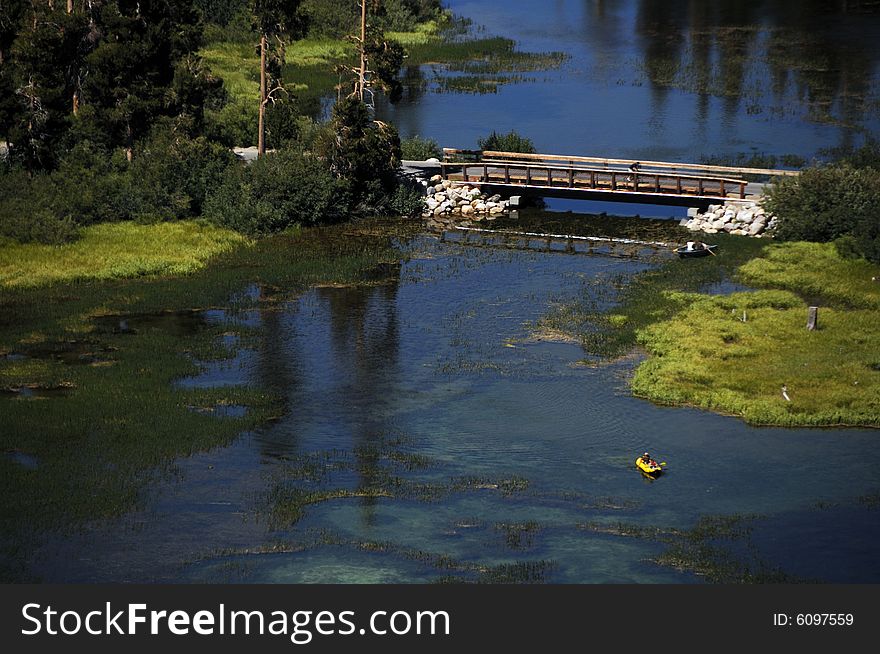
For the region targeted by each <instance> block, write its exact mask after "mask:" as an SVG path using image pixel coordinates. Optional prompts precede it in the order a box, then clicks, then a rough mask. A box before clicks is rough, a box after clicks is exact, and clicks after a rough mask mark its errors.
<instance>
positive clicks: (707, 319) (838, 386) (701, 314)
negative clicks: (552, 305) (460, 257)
mask: <svg viewBox="0 0 880 654" xmlns="http://www.w3.org/2000/svg"><path fill="white" fill-rule="evenodd" d="M719 242H720V240H719ZM872 276H873V277H877V278H880V267H878V266H874V265H871V264H868V263H866V262H864V261H862V260H851V259H843V258H841V257H840V256H839V255H838V254H837V252H836V250H835V248H834V246H833V245H831V244H826V245H820V244H813V243H783V244H771V245H765V244H763V243H760V242H755V241H747V240H746V239H734V238H733V237H730V238H729V239H727V240H726V241H725V243H723V244H722V247H721V248H720V249H719V255H718V257H715V258H712V257H707V258H705V259H702V260H684V261H670V262H669V263H667V264H665V265H663V266H660V267H659V268H656V269H653V270H650V271H647V272H645V273H642V274H640V275H637V276H636V278H635V279H634V280H633V281H632V282H631V283H630V284H628V285H623V284H621V285H620V287H619V288H618V289H617V291H616V293H614V292H612V293H608V294H607V296H605V297H602V296H601V295H597V294H596V292H595V291H594V290H593V289H586V290H585V293H584V299H583V300H582V301H580V302H577V303H574V304H572V305H568V306H565V307H561V308H559V309H558V310H556V311H555V312H554V313H553V314H551V315H550V316H548V317H547V318H545V320H544V321H543V322H542V324H541V325H540V327H544V328H547V329H553V330H557V331H562V332H566V333H570V334H571V333H574V334H577V335H579V336H580V337H581V338H582V341H583V343H584V346H585V348H586V349H587V350H588V351H589V352H591V353H593V354H596V355H600V356H604V357H609V356H617V355H621V354H624V353H626V352H628V351H630V350H631V349H632V348H633V347H634V346H635V345H637V344H638V345H641V346H642V347H643V348H645V350H647V352H648V354H649V355H650V357H649V358H648V359H647V360H646V361H645V362H643V363H642V364H641V365H640V366H639V367H638V369H637V370H636V372H635V375H634V377H633V379H632V390H633V393H634V394H635V395H638V396H640V397H644V398H647V399H650V400H652V401H654V402H658V403H662V404H674V405H690V406H696V407H700V408H704V409H709V410H712V411H717V412H719V413H725V414H730V415H735V416H739V417H741V418H743V419H745V420H747V421H748V422H750V423H753V424H761V425H784V426H846V425H851V426H856V425H858V426H872V427H880V329H878V327H877V325H880V283H878V282H873V281H871V278H872ZM725 277H732V278H733V279H734V280H736V281H739V282H742V283H745V284H749V285H752V286H760V287H764V288H763V289H762V290H756V291H744V292H736V293H732V294H729V295H708V294H706V293H705V290H706V285H707V284H710V283H712V282H713V281H720V280H721V279H724V278H725ZM599 283H603V282H602V280H600V282H599ZM605 283H607V280H605ZM700 291H703V292H700ZM611 300H617V303H616V304H615V305H614V307H613V308H612V309H610V310H609V309H607V308H605V307H606V306H607V303H608V302H609V301H611ZM810 305H819V306H820V307H821V308H820V317H819V325H820V329H818V330H816V331H808V330H807V329H806V322H807V309H808V306H810ZM783 386H786V388H787V394H788V396H789V398H790V399H789V400H786V399H785V397H783V395H782V387H783Z"/></svg>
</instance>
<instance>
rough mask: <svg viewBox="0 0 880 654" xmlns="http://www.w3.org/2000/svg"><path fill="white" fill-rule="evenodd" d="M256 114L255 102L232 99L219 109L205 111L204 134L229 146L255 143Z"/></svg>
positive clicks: (257, 117)
mask: <svg viewBox="0 0 880 654" xmlns="http://www.w3.org/2000/svg"><path fill="white" fill-rule="evenodd" d="M258 114H259V111H258V107H257V103H256V102H242V101H240V100H233V101H231V102H229V103H228V104H227V105H226V106H225V107H223V108H222V109H220V110H219V111H210V110H209V111H206V112H205V135H206V136H207V137H208V138H209V139H211V140H212V141H218V142H219V143H222V144H223V145H226V146H227V147H230V148H232V147H248V146H251V145H256V144H257V126H258V123H259V115H258Z"/></svg>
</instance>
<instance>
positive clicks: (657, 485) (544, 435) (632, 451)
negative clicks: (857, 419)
mask: <svg viewBox="0 0 880 654" xmlns="http://www.w3.org/2000/svg"><path fill="white" fill-rule="evenodd" d="M407 251H408V252H409V253H410V257H411V258H409V260H408V261H406V262H405V263H404V265H403V267H402V269H401V272H400V276H399V279H397V280H395V281H393V282H389V283H386V284H383V285H379V286H374V287H367V288H363V287H360V288H353V287H348V288H335V287H327V288H316V289H312V290H311V291H308V292H307V293H306V294H305V295H303V296H301V297H299V298H296V299H293V300H291V301H289V302H287V303H285V304H283V305H282V306H280V307H277V306H275V307H265V308H261V309H259V310H251V311H246V312H240V313H235V312H232V311H226V312H213V313H212V315H211V316H210V317H209V320H211V321H231V322H242V321H244V322H246V323H248V324H252V325H254V326H258V327H260V328H261V329H262V333H263V336H262V337H261V339H260V340H259V342H258V345H257V346H255V347H253V348H252V349H241V350H240V351H239V353H238V355H237V356H236V357H235V358H233V359H230V360H228V361H224V362H220V363H211V364H206V365H204V366H203V373H202V374H201V375H199V376H197V377H195V378H191V379H185V380H181V382H180V383H181V384H182V385H187V386H190V385H196V386H210V385H217V384H241V383H251V384H259V385H261V386H264V387H268V388H271V389H273V390H274V391H276V392H278V393H279V394H281V395H282V397H283V398H284V403H285V407H286V415H285V416H284V417H283V418H282V419H281V420H279V421H278V422H276V423H273V424H271V425H269V426H267V427H265V428H263V429H261V430H259V431H257V432H255V433H251V434H245V435H243V436H242V437H240V438H239V439H238V440H237V441H236V442H235V443H234V444H232V445H231V446H229V447H225V448H218V449H216V450H213V451H211V452H207V453H204V454H198V455H195V456H193V457H190V458H186V459H182V460H180V461H179V462H178V463H177V465H176V467H175V475H174V476H173V477H172V478H170V479H168V480H167V481H165V482H163V483H160V484H158V485H156V486H155V487H154V488H153V492H152V495H151V499H150V501H148V502H147V503H146V506H147V508H146V509H144V510H143V511H140V512H137V513H134V514H132V515H129V516H127V517H126V518H124V519H123V520H121V521H119V522H116V523H112V524H108V525H103V526H100V527H96V528H94V529H92V530H89V531H87V532H85V533H84V534H82V535H78V536H74V537H65V538H64V539H61V540H59V541H56V542H53V543H50V544H49V545H47V546H46V547H45V548H44V550H43V552H42V553H41V556H40V557H39V560H40V561H41V564H40V566H39V567H40V569H39V572H40V574H41V575H43V577H44V578H45V579H46V580H47V581H53V580H63V581H155V580H189V581H258V582H415V581H431V580H437V579H439V578H442V577H445V576H450V575H451V576H454V577H460V578H465V579H471V580H475V579H478V578H480V575H481V574H489V573H491V572H492V571H493V570H495V571H497V570H499V569H503V568H499V567H498V566H504V565H510V564H516V563H520V564H526V566H531V567H527V569H528V570H530V571H531V572H530V574H531V575H532V576H531V577H529V579H530V580H532V581H552V582H574V583H611V582H644V583H652V582H681V583H691V582H698V581H699V580H700V577H699V576H696V575H695V574H694V573H693V572H691V571H688V570H676V569H673V568H669V567H665V566H661V565H658V564H657V563H655V562H654V560H655V559H656V558H657V557H658V556H659V555H660V554H662V552H663V551H664V550H665V549H666V546H667V545H666V544H665V543H662V542H658V541H657V540H655V539H646V538H633V537H628V536H622V535H616V534H614V533H598V532H597V529H599V530H601V528H602V527H603V526H604V527H611V528H614V527H615V526H616V525H618V523H624V524H626V525H636V526H642V527H649V526H650V527H659V528H663V529H670V528H674V529H689V528H691V527H693V526H694V525H695V524H696V523H697V521H698V520H699V519H700V518H701V517H703V516H713V515H741V514H755V515H757V516H763V517H759V518H756V519H755V521H754V522H753V523H752V522H750V523H749V524H750V525H753V526H754V532H753V534H752V536H751V538H752V540H753V541H754V542H752V541H747V542H737V543H735V544H734V545H735V547H734V549H736V548H740V549H742V550H743V551H745V552H752V551H753V550H752V549H750V547H751V546H752V545H753V544H756V545H755V546H756V547H757V552H758V556H759V557H762V558H761V560H762V561H766V564H767V565H768V566H771V567H781V568H782V569H783V570H784V571H786V572H787V573H788V574H791V575H796V576H797V577H798V578H807V579H821V580H826V581H842V580H847V581H849V580H856V581H875V582H876V581H878V580H880V563H878V561H877V557H876V548H875V547H874V546H873V543H874V542H876V537H877V536H880V533H878V531H880V529H878V526H877V525H878V521H877V520H876V509H875V508H873V505H872V504H870V503H866V502H862V501H860V500H859V498H860V497H863V496H866V495H870V494H872V493H876V492H877V490H878V488H880V479H878V475H877V472H876V466H875V465H874V462H873V461H872V452H873V450H874V449H875V448H876V442H877V433H876V432H875V431H864V430H803V429H757V428H752V427H748V426H746V425H745V424H743V423H742V422H741V421H739V420H737V419H735V418H729V417H724V416H719V415H714V414H711V413H708V412H704V411H698V410H694V409H686V408H664V407H658V406H654V405H652V404H650V403H648V402H645V401H642V400H639V399H636V398H633V397H631V396H630V395H629V393H628V390H627V383H626V379H627V376H628V375H629V374H630V372H631V370H632V367H633V366H634V365H636V363H637V358H628V359H626V360H622V361H619V362H615V363H611V364H608V365H602V366H589V365H585V364H583V363H582V359H583V358H584V353H583V351H582V350H581V348H580V346H579V345H577V344H572V343H565V342H552V341H547V340H542V339H539V338H535V335H534V322H535V321H537V320H538V319H540V317H541V316H543V315H545V314H546V313H547V312H548V311H549V310H550V309H551V308H552V307H553V306H555V305H556V304H558V303H560V302H565V301H566V300H570V299H572V298H574V297H576V296H577V294H578V293H580V292H582V289H584V288H588V287H589V283H590V282H591V281H592V280H593V279H595V278H596V277H597V276H608V275H615V274H621V273H623V274H629V273H635V272H637V271H639V270H643V269H644V268H645V267H646V266H648V265H652V263H653V261H652V260H651V259H650V258H643V259H640V260H625V259H620V258H613V257H608V256H599V255H593V256H588V255H565V254H554V253H540V252H528V251H518V250H491V249H484V248H476V247H470V246H463V245H457V244H451V243H441V242H440V241H438V240H437V239H436V238H433V237H421V238H418V239H416V240H415V241H414V242H412V243H411V244H409V245H408V246H407ZM218 419H222V417H218ZM645 449H650V451H651V452H652V453H654V454H655V455H656V456H657V457H659V458H660V459H661V460H664V461H666V462H667V463H668V467H669V471H668V473H667V474H666V475H665V476H663V477H661V478H660V479H658V480H656V481H650V480H647V479H645V478H643V477H642V476H641V475H640V474H639V473H638V472H637V471H636V470H635V469H634V466H633V460H634V458H635V457H636V456H637V455H638V454H639V453H641V452H642V451H644V450H645ZM414 457H417V458H414ZM306 463H309V464H310V465H311V464H313V465H311V467H309V466H306V465H305V464H306ZM306 469H307V472H304V470H306ZM389 475H390V476H392V477H394V478H395V479H396V480H397V481H396V482H394V483H389V482H388V481H387V476H389ZM376 487H381V488H383V489H386V490H388V491H389V493H388V494H387V495H381V496H376V495H372V496H370V495H369V494H366V495H365V494H364V491H365V490H368V489H370V488H376ZM279 488H283V489H288V490H291V489H295V490H297V491H302V492H323V493H331V494H332V493H336V495H334V496H333V497H329V496H327V495H325V496H324V497H323V498H322V499H320V500H316V501H314V502H313V503H311V504H308V505H307V506H305V507H304V509H303V512H302V514H301V515H299V516H297V517H296V518H293V519H291V518H288V519H287V520H286V521H285V520H281V521H278V520H276V519H275V518H273V515H274V514H273V510H274V509H276V508H277V505H276V504H275V499H277V496H275V495H273V489H276V490H277V489H279ZM425 489H434V490H432V491H425ZM358 493H360V495H359V494H358ZM273 498H275V499H273ZM817 503H818V504H821V505H822V506H824V507H828V508H823V509H822V510H818V509H816V506H817ZM597 525H598V527H597ZM750 555H751V554H750ZM829 560H833V561H834V565H828V563H827V562H828V561H829ZM449 561H453V562H454V563H453V564H449V563H448V562H449ZM487 571H488V572H487Z"/></svg>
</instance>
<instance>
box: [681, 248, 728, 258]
mask: <svg viewBox="0 0 880 654" xmlns="http://www.w3.org/2000/svg"><path fill="white" fill-rule="evenodd" d="M717 247H718V246H717V245H707V246H705V247H701V248H694V249H693V250H688V249H687V246H685V245H682V246H681V247H680V248H675V253H676V254H677V255H678V256H679V257H681V258H682V259H686V258H688V257H708V256H709V255H710V254H714V252H713V250H714V249H715V248H717Z"/></svg>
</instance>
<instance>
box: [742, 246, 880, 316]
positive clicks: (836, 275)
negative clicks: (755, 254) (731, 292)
mask: <svg viewBox="0 0 880 654" xmlns="http://www.w3.org/2000/svg"><path fill="white" fill-rule="evenodd" d="M739 275H740V278H741V279H742V280H743V281H745V282H746V283H748V284H752V285H754V286H767V287H773V288H784V289H788V290H790V291H794V292H795V293H798V294H799V295H801V296H802V297H804V298H807V299H816V301H819V302H822V301H823V300H824V302H822V303H831V304H833V305H839V306H843V307H852V308H861V309H880V281H872V280H871V278H872V277H874V278H876V279H877V280H880V266H877V265H874V264H871V263H869V262H867V261H865V260H864V259H843V258H841V257H840V256H839V255H838V254H837V250H836V248H835V247H834V244H833V243H780V244H772V245H770V246H769V247H768V248H767V250H766V251H765V252H764V254H763V255H762V256H761V257H760V258H758V259H753V260H752V261H749V262H748V263H746V264H745V265H744V266H742V267H741V268H740V269H739Z"/></svg>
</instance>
